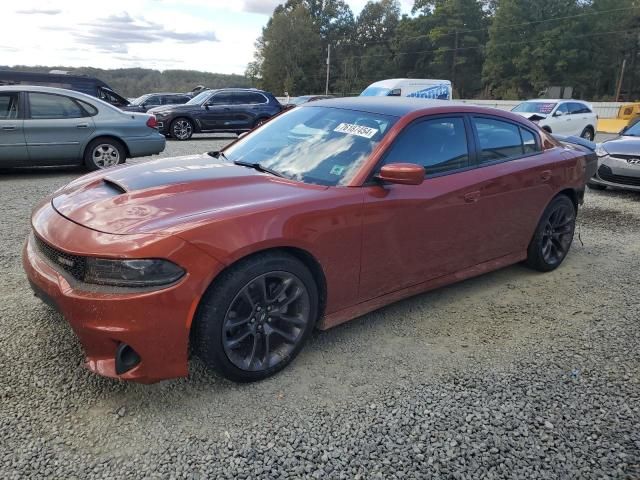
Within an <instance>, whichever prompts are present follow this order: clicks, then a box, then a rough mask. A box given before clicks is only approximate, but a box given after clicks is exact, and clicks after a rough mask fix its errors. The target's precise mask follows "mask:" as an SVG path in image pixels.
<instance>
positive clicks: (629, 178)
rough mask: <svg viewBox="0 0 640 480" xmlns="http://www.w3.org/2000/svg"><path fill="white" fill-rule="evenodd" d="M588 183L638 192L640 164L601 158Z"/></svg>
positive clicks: (625, 160)
mask: <svg viewBox="0 0 640 480" xmlns="http://www.w3.org/2000/svg"><path fill="white" fill-rule="evenodd" d="M589 183H595V184H597V185H604V186H607V187H616V188H624V189H626V190H633V191H636V192H640V163H639V164H635V163H629V161H628V160H627V159H624V158H616V157H612V156H608V155H607V156H605V157H601V158H600V159H599V161H598V170H597V171H596V173H595V175H594V176H593V177H592V178H591V179H590V180H589Z"/></svg>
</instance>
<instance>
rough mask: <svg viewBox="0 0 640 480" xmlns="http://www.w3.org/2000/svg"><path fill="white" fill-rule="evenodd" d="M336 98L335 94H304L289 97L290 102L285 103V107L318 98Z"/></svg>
mask: <svg viewBox="0 0 640 480" xmlns="http://www.w3.org/2000/svg"><path fill="white" fill-rule="evenodd" d="M330 98H334V96H333V95H302V96H300V97H294V98H291V99H289V102H288V103H287V104H286V105H284V108H285V109H288V108H293V107H297V106H298V105H302V104H303V103H309V102H315V101H317V100H329V99H330Z"/></svg>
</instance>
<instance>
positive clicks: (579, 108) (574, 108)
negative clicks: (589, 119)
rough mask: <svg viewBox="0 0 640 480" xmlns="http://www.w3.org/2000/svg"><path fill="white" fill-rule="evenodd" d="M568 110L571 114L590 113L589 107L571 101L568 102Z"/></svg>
mask: <svg viewBox="0 0 640 480" xmlns="http://www.w3.org/2000/svg"><path fill="white" fill-rule="evenodd" d="M569 111H570V112H571V114H572V115H577V114H584V113H591V109H590V108H589V107H587V106H586V105H585V104H583V103H578V102H572V103H570V104H569Z"/></svg>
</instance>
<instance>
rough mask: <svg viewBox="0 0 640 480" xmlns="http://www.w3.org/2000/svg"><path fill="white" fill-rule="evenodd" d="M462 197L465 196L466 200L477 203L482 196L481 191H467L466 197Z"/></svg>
mask: <svg viewBox="0 0 640 480" xmlns="http://www.w3.org/2000/svg"><path fill="white" fill-rule="evenodd" d="M462 198H464V201H465V202H467V203H475V202H477V201H478V199H479V198H480V192H479V191H475V192H469V193H465V194H464V197H462Z"/></svg>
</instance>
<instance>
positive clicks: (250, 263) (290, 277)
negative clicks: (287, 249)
mask: <svg viewBox="0 0 640 480" xmlns="http://www.w3.org/2000/svg"><path fill="white" fill-rule="evenodd" d="M317 315H318V288H317V285H316V283H315V280H314V278H313V276H312V274H311V272H310V271H309V269H308V268H307V267H306V266H305V265H304V264H303V263H302V262H301V261H300V260H298V259H297V258H295V257H293V256H291V255H288V254H286V253H283V252H271V253H264V254H258V255H255V256H252V257H249V258H247V259H245V260H241V261H240V262H238V263H237V264H236V265H233V266H231V267H230V268H229V269H228V270H227V271H225V272H224V273H222V274H221V275H220V277H219V278H218V279H216V280H215V281H214V283H213V284H212V285H211V286H210V287H209V289H208V290H207V292H206V293H205V295H204V296H203V298H202V301H201V302H200V305H199V306H198V310H197V312H196V316H195V319H194V324H193V329H192V335H191V341H192V346H193V349H194V353H195V354H196V355H197V356H198V357H200V358H201V359H202V360H203V361H204V363H205V364H206V365H207V366H208V367H210V368H212V369H213V370H215V371H216V372H218V373H219V374H220V375H222V376H223V377H225V378H227V379H229V380H232V381H235V382H254V381H258V380H262V379H265V378H267V377H270V376H271V375H274V374H275V373H277V372H279V371H280V370H282V369H283V368H284V367H286V366H287V365H288V364H289V363H290V362H291V361H292V360H293V359H294V358H295V357H296V356H297V355H298V353H299V352H300V350H301V349H302V347H303V346H304V344H305V342H306V341H307V339H308V338H309V335H310V334H311V331H312V330H313V328H314V326H315V322H316V318H317Z"/></svg>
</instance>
